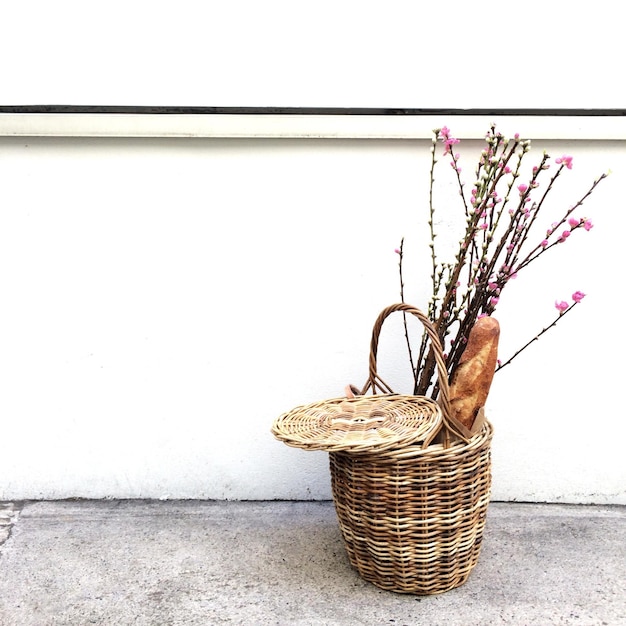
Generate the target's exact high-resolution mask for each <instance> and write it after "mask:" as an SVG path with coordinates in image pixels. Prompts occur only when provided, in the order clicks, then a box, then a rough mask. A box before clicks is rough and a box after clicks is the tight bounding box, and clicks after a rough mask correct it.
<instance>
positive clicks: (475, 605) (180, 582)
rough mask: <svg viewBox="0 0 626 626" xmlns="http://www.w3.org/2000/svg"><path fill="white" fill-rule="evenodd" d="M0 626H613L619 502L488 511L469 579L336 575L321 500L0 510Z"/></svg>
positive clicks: (339, 563) (623, 577)
mask: <svg viewBox="0 0 626 626" xmlns="http://www.w3.org/2000/svg"><path fill="white" fill-rule="evenodd" d="M0 543H2V545H1V546H0V625H1V626H52V625H55V626H56V625H67V626H84V625H88V624H100V625H107V626H109V625H110V626H125V625H127V624H128V625H130V624H133V625H136V626H137V625H138V626H143V625H146V626H148V625H149V626H165V625H167V626H176V625H185V626H193V625H202V626H212V625H219V624H234V625H237V626H255V625H259V626H264V625H276V626H298V625H302V626H341V625H348V624H349V625H353V626H415V625H424V626H474V625H476V626H485V625H498V624H512V625H515V626H517V625H521V626H526V625H535V624H536V625H538V626H539V625H540V626H550V625H552V624H558V625H570V624H573V625H577V626H595V625H606V626H620V625H626V507H605V506H564V505H541V504H505V503H493V504H491V505H490V507H489V514H488V522H487V527H486V530H485V536H484V544H483V549H482V553H481V556H480V560H479V562H478V565H477V566H476V568H475V569H474V570H473V572H472V574H471V576H470V578H469V581H468V582H467V583H466V584H465V585H464V586H462V587H459V588H458V589H455V590H453V591H449V592H447V593H444V594H441V595H437V596H428V597H417V596H407V595H400V594H395V593H392V592H386V591H381V590H379V589H378V588H376V587H374V586H373V585H371V584H369V583H367V582H364V581H363V580H362V579H361V578H360V577H359V576H358V575H357V574H356V573H355V571H354V570H352V569H351V567H350V565H349V563H348V560H347V557H346V554H345V551H344V549H343V545H342V540H341V536H340V533H339V528H338V524H337V521H336V517H335V512H334V508H333V506H332V503H329V502H203V501H163V502H154V501H133V500H131V501H60V502H54V501H47V502H28V503H21V504H20V503H14V504H11V503H4V504H2V503H0Z"/></svg>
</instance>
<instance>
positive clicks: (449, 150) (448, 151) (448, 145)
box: [443, 137, 460, 155]
mask: <svg viewBox="0 0 626 626" xmlns="http://www.w3.org/2000/svg"><path fill="white" fill-rule="evenodd" d="M459 141H460V140H459V139H455V138H454V137H446V140H445V141H444V144H445V146H446V147H445V150H444V151H443V153H444V155H445V154H452V146H454V145H455V144H457V143H459Z"/></svg>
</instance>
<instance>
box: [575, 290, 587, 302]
mask: <svg viewBox="0 0 626 626" xmlns="http://www.w3.org/2000/svg"><path fill="white" fill-rule="evenodd" d="M585 295H586V294H584V293H583V292H582V291H575V292H574V293H573V294H572V300H573V301H574V302H580V301H581V300H582V299H583V298H584V297H585Z"/></svg>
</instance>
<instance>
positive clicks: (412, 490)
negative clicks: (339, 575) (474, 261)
mask: <svg viewBox="0 0 626 626" xmlns="http://www.w3.org/2000/svg"><path fill="white" fill-rule="evenodd" d="M395 311H403V312H404V313H410V314H412V315H414V316H416V317H417V318H418V319H419V320H420V321H421V322H422V323H423V324H424V325H425V327H426V330H427V332H428V334H429V336H430V339H431V347H432V349H433V350H434V351H435V357H436V360H437V363H438V376H439V389H440V397H439V403H440V405H441V406H442V410H443V414H442V422H441V430H440V432H439V435H438V437H437V440H436V442H435V443H431V444H430V445H428V446H427V447H424V446H423V445H421V444H419V443H410V444H407V443H406V442H405V443H402V442H400V443H398V444H396V445H395V446H392V447H389V448H387V449H385V450H378V451H372V452H371V453H367V452H361V453H359V454H351V453H350V452H347V451H331V452H330V455H329V456H330V473H331V485H332V492H333V499H334V503H335V508H336V511H337V516H338V519H339V525H340V528H341V532H342V535H343V539H344V543H345V546H346V551H347V553H348V557H349V559H350V563H351V564H352V566H353V567H354V568H356V570H357V571H358V572H359V574H360V576H361V577H362V578H363V579H365V580H367V581H369V582H371V583H373V584H374V585H376V586H378V587H380V588H382V589H386V590H389V591H395V592H399V593H412V594H417V595H430V594H436V593H442V592H445V591H448V590H450V589H453V588H455V587H458V586H459V585H462V584H463V583H465V582H466V580H467V578H468V577H469V575H470V572H471V570H472V569H473V568H474V566H475V565H476V563H477V561H478V557H479V554H480V549H481V544H482V536H483V530H484V527H485V522H486V516H487V507H488V504H489V500H490V495H491V440H492V436H493V430H492V427H491V424H490V423H489V422H488V421H486V420H485V421H484V423H483V425H482V426H481V428H480V430H479V432H478V433H475V434H471V433H468V432H467V431H466V430H464V429H463V427H462V425H459V424H458V423H456V421H455V420H454V419H453V418H451V417H450V415H449V413H448V406H449V404H448V403H449V397H448V393H449V389H448V383H447V373H446V371H445V365H444V364H443V354H442V349H441V345H440V342H439V339H438V337H437V335H436V332H435V330H434V328H433V327H432V325H431V324H430V322H429V321H428V319H426V318H425V316H424V315H423V314H422V313H421V312H420V311H419V309H416V308H415V307H412V306H410V305H407V304H403V303H402V304H396V305H392V306H390V307H388V308H387V309H385V310H384V311H383V312H382V313H381V314H380V316H379V318H378V319H377V321H376V324H375V326H374V331H373V335H372V343H371V351H370V375H369V379H368V382H367V383H366V385H365V387H364V388H363V391H364V392H365V391H367V390H368V389H369V390H372V391H373V392H374V393H375V392H376V390H377V389H383V390H385V391H386V392H390V391H391V389H390V388H389V387H388V385H386V383H384V382H383V381H382V380H381V379H380V377H379V376H378V373H377V371H376V351H377V346H378V337H379V333H380V330H381V327H382V324H383V322H384V320H385V319H386V317H387V316H388V315H390V314H391V313H393V312H395Z"/></svg>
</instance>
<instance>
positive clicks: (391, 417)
mask: <svg viewBox="0 0 626 626" xmlns="http://www.w3.org/2000/svg"><path fill="white" fill-rule="evenodd" d="M441 421H442V417H441V409H440V408H439V405H438V404H437V403H436V402H434V401H433V400H430V399H429V398H425V397H423V396H403V395H397V394H385V395H378V396H376V395H373V396H358V397H356V398H335V399H332V400H324V401H321V402H315V403H313V404H308V405H304V406H299V407H296V408H295V409H292V410H291V411H289V412H287V413H284V414H283V415H281V416H280V417H279V418H278V419H276V420H275V421H274V424H273V425H272V433H273V434H274V436H275V437H276V438H277V439H280V440H281V441H283V442H284V443H286V444H287V445H290V446H293V447H296V448H304V449H305V450H326V451H328V452H341V451H345V452H373V451H376V450H387V449H389V448H392V447H395V446H398V445H401V444H407V445H408V444H414V443H416V442H420V441H422V442H426V443H429V442H430V441H431V439H432V438H433V436H434V435H435V433H436V432H437V431H438V430H439V428H440V426H441Z"/></svg>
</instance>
